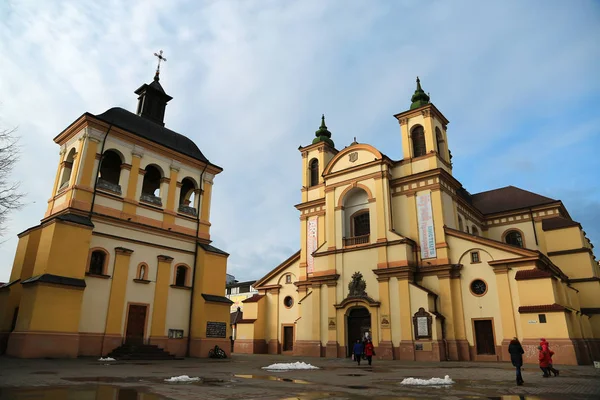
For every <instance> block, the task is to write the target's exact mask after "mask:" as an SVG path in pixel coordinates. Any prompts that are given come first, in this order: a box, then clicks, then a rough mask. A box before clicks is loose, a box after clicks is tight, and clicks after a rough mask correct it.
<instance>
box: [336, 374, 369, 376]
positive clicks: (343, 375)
mask: <svg viewBox="0 0 600 400" xmlns="http://www.w3.org/2000/svg"><path fill="white" fill-rule="evenodd" d="M340 376H365V374H343V375H340Z"/></svg>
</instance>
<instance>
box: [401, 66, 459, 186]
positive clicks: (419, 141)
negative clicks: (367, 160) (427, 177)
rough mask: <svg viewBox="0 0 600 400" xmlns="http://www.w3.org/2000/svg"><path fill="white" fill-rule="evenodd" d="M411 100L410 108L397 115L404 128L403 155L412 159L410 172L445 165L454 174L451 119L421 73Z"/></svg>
mask: <svg viewBox="0 0 600 400" xmlns="http://www.w3.org/2000/svg"><path fill="white" fill-rule="evenodd" d="M411 102H412V103H411V105H410V109H409V110H408V111H404V112H402V113H399V114H396V115H394V117H396V119H398V122H400V127H401V130H402V153H403V159H404V160H406V161H408V163H407V166H408V168H407V171H406V172H407V173H408V174H413V173H417V172H423V171H427V170H432V169H436V168H443V169H444V170H446V171H447V172H448V173H450V174H452V164H451V159H452V155H451V153H450V150H449V148H448V138H447V135H446V127H447V125H448V120H447V119H446V117H444V115H443V114H442V113H441V112H440V111H439V110H438V109H437V108H436V107H435V106H434V105H433V103H431V102H430V96H429V95H428V94H426V93H425V91H423V89H422V88H421V81H420V80H419V78H418V77H417V89H416V90H415V93H414V94H413V96H412V98H411Z"/></svg>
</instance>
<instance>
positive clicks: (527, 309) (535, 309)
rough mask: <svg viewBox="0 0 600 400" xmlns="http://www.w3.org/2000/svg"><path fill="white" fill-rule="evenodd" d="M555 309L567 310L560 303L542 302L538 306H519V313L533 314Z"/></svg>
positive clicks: (554, 310)
mask: <svg viewBox="0 0 600 400" xmlns="http://www.w3.org/2000/svg"><path fill="white" fill-rule="evenodd" d="M556 311H569V310H568V309H566V308H565V307H563V306H561V305H560V304H556V303H554V304H544V305H540V306H521V307H519V313H521V314H535V313H541V312H556Z"/></svg>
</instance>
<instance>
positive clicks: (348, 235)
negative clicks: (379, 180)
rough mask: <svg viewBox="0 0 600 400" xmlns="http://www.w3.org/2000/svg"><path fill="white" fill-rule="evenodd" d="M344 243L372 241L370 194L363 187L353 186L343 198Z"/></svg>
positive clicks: (355, 243)
mask: <svg viewBox="0 0 600 400" xmlns="http://www.w3.org/2000/svg"><path fill="white" fill-rule="evenodd" d="M343 207H344V210H343V213H344V214H343V215H344V220H343V221H344V222H343V223H344V229H343V230H344V245H345V246H354V245H357V244H366V243H369V242H370V233H371V226H370V225H371V221H370V213H369V195H368V194H367V192H366V191H365V190H363V189H362V188H359V187H357V188H353V189H352V190H350V191H349V192H348V193H346V195H345V196H344V199H343Z"/></svg>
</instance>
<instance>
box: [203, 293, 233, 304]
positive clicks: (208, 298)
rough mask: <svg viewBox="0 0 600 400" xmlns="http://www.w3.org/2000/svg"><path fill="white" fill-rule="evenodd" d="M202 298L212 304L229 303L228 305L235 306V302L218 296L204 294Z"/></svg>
mask: <svg viewBox="0 0 600 400" xmlns="http://www.w3.org/2000/svg"><path fill="white" fill-rule="evenodd" d="M202 297H203V298H204V300H206V301H210V302H212V303H227V304H233V301H231V300H229V299H228V298H227V297H225V296H216V295H214V294H206V293H202Z"/></svg>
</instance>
